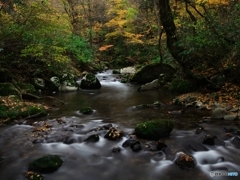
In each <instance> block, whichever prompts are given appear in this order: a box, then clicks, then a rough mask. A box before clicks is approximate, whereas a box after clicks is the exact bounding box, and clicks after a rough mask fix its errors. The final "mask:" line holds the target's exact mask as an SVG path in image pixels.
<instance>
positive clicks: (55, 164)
mask: <svg viewBox="0 0 240 180" xmlns="http://www.w3.org/2000/svg"><path fill="white" fill-rule="evenodd" d="M62 163H63V161H62V159H61V158H60V157H59V156H57V155H45V156H43V157H41V158H39V159H36V160H35V161H33V162H32V163H30V164H29V168H28V170H29V171H32V170H33V171H38V172H41V173H49V172H53V171H55V170H57V169H58V168H59V167H61V166H62Z"/></svg>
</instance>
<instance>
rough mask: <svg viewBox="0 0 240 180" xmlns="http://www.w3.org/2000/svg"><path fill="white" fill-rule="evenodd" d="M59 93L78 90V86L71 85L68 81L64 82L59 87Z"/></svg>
mask: <svg viewBox="0 0 240 180" xmlns="http://www.w3.org/2000/svg"><path fill="white" fill-rule="evenodd" d="M58 90H59V91H62V92H70V91H76V90H78V84H77V83H72V82H70V81H64V82H63V83H62V84H61V85H60V86H59V87H58Z"/></svg>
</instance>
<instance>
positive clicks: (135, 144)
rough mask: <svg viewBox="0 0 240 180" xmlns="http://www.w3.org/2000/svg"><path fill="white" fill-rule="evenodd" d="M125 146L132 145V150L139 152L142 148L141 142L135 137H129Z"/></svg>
mask: <svg viewBox="0 0 240 180" xmlns="http://www.w3.org/2000/svg"><path fill="white" fill-rule="evenodd" d="M122 146H123V147H130V148H131V149H132V151H134V152H138V151H140V150H141V149H142V147H141V142H140V141H138V140H135V139H128V140H126V141H125V142H124V143H123V144H122Z"/></svg>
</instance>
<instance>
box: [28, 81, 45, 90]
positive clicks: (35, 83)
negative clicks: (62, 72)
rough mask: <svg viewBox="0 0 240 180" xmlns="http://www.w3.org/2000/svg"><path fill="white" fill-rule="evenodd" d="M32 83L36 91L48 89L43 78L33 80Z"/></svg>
mask: <svg viewBox="0 0 240 180" xmlns="http://www.w3.org/2000/svg"><path fill="white" fill-rule="evenodd" d="M31 82H32V85H33V86H34V87H35V88H36V89H40V90H45V88H46V83H45V80H44V79H42V78H32V80H31Z"/></svg>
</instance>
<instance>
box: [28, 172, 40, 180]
mask: <svg viewBox="0 0 240 180" xmlns="http://www.w3.org/2000/svg"><path fill="white" fill-rule="evenodd" d="M26 178H27V179H28V180H43V179H44V178H43V176H42V175H41V174H39V173H37V172H33V171H28V172H27V173H26Z"/></svg>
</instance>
